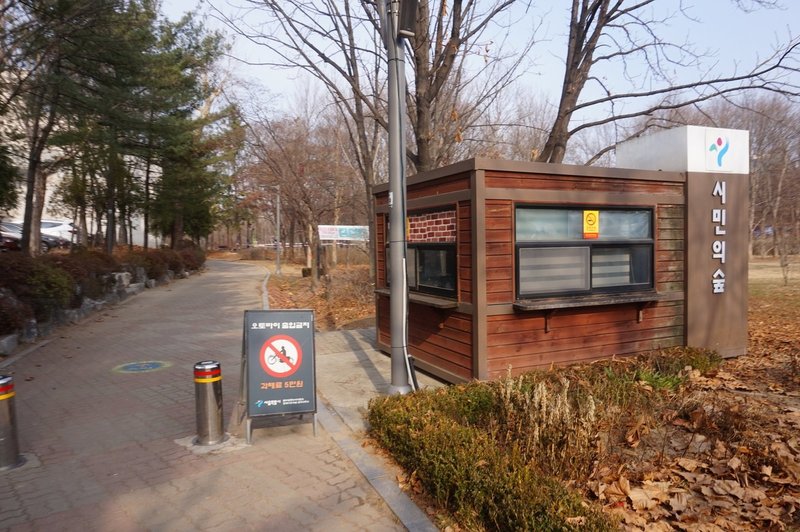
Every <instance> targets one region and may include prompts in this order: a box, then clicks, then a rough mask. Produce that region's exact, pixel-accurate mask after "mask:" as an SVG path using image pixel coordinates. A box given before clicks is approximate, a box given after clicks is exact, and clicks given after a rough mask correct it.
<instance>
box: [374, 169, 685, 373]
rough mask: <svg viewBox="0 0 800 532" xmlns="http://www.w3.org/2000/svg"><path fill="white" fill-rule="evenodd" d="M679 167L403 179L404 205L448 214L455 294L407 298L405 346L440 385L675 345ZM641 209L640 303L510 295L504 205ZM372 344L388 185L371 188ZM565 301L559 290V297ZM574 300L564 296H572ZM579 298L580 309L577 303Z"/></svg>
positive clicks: (509, 232) (447, 172) (510, 238)
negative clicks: (650, 258)
mask: <svg viewBox="0 0 800 532" xmlns="http://www.w3.org/2000/svg"><path fill="white" fill-rule="evenodd" d="M685 188H686V183H685V174H682V173H674V172H653V171H638V170H637V171H634V170H622V169H606V168H587V167H579V166H570V165H551V164H543V163H520V162H511V161H496V160H488V159H470V160H468V161H463V162H460V163H457V164H455V165H451V166H448V167H445V168H440V169H437V170H434V171H431V172H426V173H424V174H419V175H417V176H413V177H412V178H410V179H409V182H408V197H407V207H408V212H409V214H413V213H415V212H425V211H435V210H437V209H438V210H441V209H455V210H456V213H457V228H456V235H457V236H456V250H457V253H456V256H457V258H456V260H457V289H456V292H455V294H456V297H454V298H444V297H439V296H431V295H427V294H415V293H412V294H410V299H411V303H410V307H409V316H408V319H409V350H410V352H411V354H412V355H413V356H414V357H415V359H416V361H417V365H418V366H419V367H421V368H422V369H425V370H427V371H430V372H432V373H434V374H436V375H438V376H440V377H442V378H444V379H446V380H449V381H451V382H459V381H465V380H470V379H473V378H477V379H491V378H496V377H499V376H502V375H504V374H506V372H507V371H508V370H509V368H510V369H511V372H512V373H513V374H518V373H521V372H524V371H527V370H530V369H534V368H542V367H548V366H550V365H551V364H567V363H574V362H585V361H591V360H596V359H599V358H606V357H610V356H612V355H629V354H635V353H639V352H644V351H648V350H651V349H656V348H664V347H671V346H678V345H684V344H685V337H686V331H685V323H684V321H685V319H684V316H685V309H684V301H685V290H684V279H685V271H684V270H685V257H684V249H685V236H684V235H685V230H684V229H685V227H684V223H685V204H686V201H685ZM518 204H524V205H547V206H554V205H561V206H578V207H587V206H596V207H604V206H610V207H644V208H648V209H652V210H653V213H654V217H653V230H654V247H655V249H654V255H655V256H654V261H655V279H654V281H655V283H654V284H655V291H656V292H657V295H658V297H657V298H653V299H652V300H648V301H634V302H624V303H609V304H599V302H598V301H597V300H595V301H593V302H591V303H588V304H586V303H581V300H580V298H578V299H576V300H575V303H574V304H573V303H567V304H566V305H565V304H564V302H563V301H561V302H558V304H557V305H556V307H555V308H542V309H535V310H523V309H521V308H520V305H519V304H518V303H519V302H518V301H516V300H515V297H516V294H515V271H516V268H515V241H514V212H515V206H516V205H518ZM375 206H376V220H375V222H376V239H375V245H376V257H377V261H376V264H377V268H376V270H377V271H376V311H377V314H376V316H377V318H376V319H377V324H376V325H377V331H378V334H377V337H378V343H379V345H380V347H381V348H382V349H385V350H386V351H388V350H389V348H390V335H389V331H390V321H389V320H390V317H389V308H390V305H389V290H388V284H387V275H386V273H387V270H386V244H387V242H386V238H387V235H388V228H387V223H388V222H387V221H388V212H389V211H388V187H387V186H381V187H378V188H377V189H376V193H375ZM562 299H564V300H569V299H570V298H569V297H565V298H562ZM573 299H574V298H573ZM587 305H590V306H587Z"/></svg>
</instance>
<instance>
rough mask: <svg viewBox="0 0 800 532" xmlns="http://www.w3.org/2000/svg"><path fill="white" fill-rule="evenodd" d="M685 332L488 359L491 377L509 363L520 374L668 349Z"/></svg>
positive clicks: (505, 370)
mask: <svg viewBox="0 0 800 532" xmlns="http://www.w3.org/2000/svg"><path fill="white" fill-rule="evenodd" d="M683 341H684V340H683V336H682V335H678V336H665V337H661V338H653V339H651V340H643V341H638V342H626V343H622V344H617V345H609V346H602V347H594V348H591V349H574V350H566V351H561V352H550V353H542V354H540V355H538V356H537V357H528V359H516V360H503V359H496V360H490V361H489V368H490V370H489V378H490V379H496V378H500V377H503V376H505V375H506V374H507V373H508V367H509V365H510V366H511V367H512V370H511V373H512V375H519V374H521V373H524V372H526V371H531V370H535V369H544V368H548V367H550V366H551V365H553V364H555V365H559V366H561V365H567V364H576V363H586V362H592V361H595V360H602V359H607V358H610V357H612V356H625V355H635V354H637V353H641V352H646V351H653V350H656V349H666V348H669V347H676V346H680V345H683Z"/></svg>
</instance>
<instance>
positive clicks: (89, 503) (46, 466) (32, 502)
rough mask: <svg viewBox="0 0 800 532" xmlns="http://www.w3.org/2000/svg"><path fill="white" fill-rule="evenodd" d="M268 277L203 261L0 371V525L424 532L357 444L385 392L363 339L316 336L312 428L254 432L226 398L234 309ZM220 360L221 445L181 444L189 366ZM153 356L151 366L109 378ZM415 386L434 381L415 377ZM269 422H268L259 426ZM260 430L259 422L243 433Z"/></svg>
mask: <svg viewBox="0 0 800 532" xmlns="http://www.w3.org/2000/svg"><path fill="white" fill-rule="evenodd" d="M266 273H267V270H266V268H264V267H262V266H258V265H253V264H245V263H239V262H222V261H209V263H208V268H207V270H206V271H205V272H204V273H202V274H199V275H195V276H192V277H190V278H189V279H186V280H180V281H176V282H174V283H172V284H171V285H169V286H166V287H160V288H156V289H153V290H148V291H146V292H144V293H143V294H140V295H138V296H135V297H133V298H131V299H129V300H127V301H126V302H124V303H123V304H121V305H119V306H117V307H114V308H111V309H109V310H106V311H103V312H101V313H98V314H95V315H94V316H92V317H90V318H88V319H87V320H86V321H84V322H83V323H81V324H78V325H74V326H71V327H64V328H61V329H58V330H57V331H56V332H55V333H53V335H52V336H51V337H50V338H49V339H48V340H47V341H45V342H42V343H41V344H39V345H38V346H34V347H30V348H27V349H25V350H23V351H21V352H20V353H18V354H16V355H15V356H13V357H10V358H9V359H7V360H5V361H3V362H2V363H0V374H9V373H10V374H13V375H14V379H15V384H16V391H17V396H16V410H17V417H18V428H19V434H20V438H19V439H20V450H21V452H22V453H23V455H24V456H25V458H26V459H27V463H26V464H25V465H24V466H22V467H18V468H16V469H12V470H10V471H6V472H0V529H2V530H14V531H17V530H19V531H22V530H48V531H49V530H81V531H87V530H103V531H107V530H114V531H127V530H131V531H133V530H165V531H166V530H169V531H173V530H178V531H183V530H325V531H336V530H342V531H345V530H346V531H351V530H371V531H374V530H405V529H409V530H435V528H434V527H433V526H432V525H431V523H430V521H429V520H428V519H427V518H426V516H425V515H424V514H423V513H422V512H421V511H420V510H419V509H418V508H417V507H416V506H415V505H413V503H411V502H410V500H409V499H408V498H407V497H406V496H405V494H403V493H402V492H401V491H400V490H399V489H398V488H397V482H396V479H395V472H394V471H392V470H391V469H390V468H388V466H387V464H386V463H385V462H384V461H383V460H382V459H380V458H378V457H377V456H375V455H373V454H371V453H370V451H369V449H368V448H364V447H362V446H361V444H360V436H361V432H360V431H362V430H363V420H362V418H361V414H362V413H363V411H364V408H365V407H366V404H367V402H368V400H369V398H371V397H374V396H375V395H377V394H379V393H385V392H386V389H387V388H388V382H387V381H388V379H389V367H390V361H389V359H388V358H387V357H386V356H384V355H382V354H379V353H377V352H376V351H375V350H374V349H373V348H372V343H371V335H372V334H373V331H370V330H362V331H342V332H335V333H321V334H317V337H316V340H315V343H316V353H317V391H318V396H319V398H320V399H321V400H320V401H318V410H319V414H318V418H319V427H318V430H317V435H316V437H315V436H314V435H313V433H312V426H311V424H310V423H294V424H285V425H282V426H269V427H266V428H256V429H255V430H254V432H253V441H252V445H249V446H248V445H246V444H245V443H244V441H243V440H244V434H243V427H242V426H240V425H239V424H238V416H237V415H236V401H237V397H238V391H239V382H238V381H239V365H240V357H241V345H242V319H243V311H244V310H245V309H253V308H261V302H262V299H261V281H262V280H263V278H264V275H265V274H266ZM206 359H213V360H218V361H220V362H221V365H222V372H223V390H224V392H223V395H224V402H225V404H224V416H225V421H226V425H227V427H228V431H229V432H230V434H231V438H230V439H229V440H228V442H226V443H225V444H223V445H220V446H218V447H211V448H209V447H197V446H192V445H191V443H190V442H191V440H192V438H193V437H194V435H195V434H196V427H195V411H194V409H195V406H194V381H193V374H192V368H193V365H194V363H196V362H198V361H200V360H206ZM140 361H161V362H165V363H166V364H165V365H166V367H164V368H163V369H159V370H156V371H146V372H136V373H122V372H119V371H118V370H115V368H118V367H119V366H120V365H122V364H126V363H131V362H140ZM423 382H424V383H427V384H428V385H435V383H434V381H432V380H428V379H424V377H423ZM270 425H275V424H274V423H270ZM256 426H258V425H256Z"/></svg>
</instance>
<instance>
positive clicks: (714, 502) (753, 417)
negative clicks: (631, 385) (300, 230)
mask: <svg viewBox="0 0 800 532" xmlns="http://www.w3.org/2000/svg"><path fill="white" fill-rule="evenodd" d="M794 268H800V261H798V260H795V261H794ZM299 273H300V269H299V267H297V266H291V265H287V266H286V267H285V268H284V275H282V276H280V277H278V276H273V277H272V278H271V279H270V284H269V288H268V290H269V295H270V305H271V306H272V308H313V309H315V311H316V316H317V328H318V329H320V330H329V329H336V328H347V327H349V326H360V327H364V326H371V325H372V324H373V323H374V318H373V316H374V302H373V301H374V299H373V293H372V288H373V287H372V283H371V279H370V277H369V270H368V267H366V266H358V267H349V268H338V269H336V270H334V271H333V272H332V274H331V278H330V280H329V281H323V282H321V283H320V284H319V285H317V287H316V288H314V287H312V285H311V280H310V279H309V278H302V277H300V275H299ZM798 277H800V275H798V274H797V272H796V271H795V272H794V275H793V276H792V279H791V280H790V283H789V285H788V286H783V282H782V277H781V274H780V269H779V267H778V265H777V262H776V261H774V260H755V261H753V263H751V266H750V300H749V309H750V310H749V337H750V340H749V347H748V354H747V355H746V356H742V357H739V358H735V359H730V360H727V361H725V362H724V363H723V364H722V365H721V366H720V368H719V369H717V370H716V371H713V372H711V373H709V374H705V375H702V374H700V373H699V372H698V371H696V370H691V371H690V370H687V376H688V383H687V384H686V385H684V386H683V387H682V388H680V389H679V390H678V392H677V393H675V394H673V395H672V396H671V397H670V400H669V401H668V402H667V405H668V406H667V407H666V408H664V409H663V411H660V412H652V414H651V415H649V416H646V417H643V418H638V419H636V420H634V421H632V422H631V421H628V422H626V423H627V425H626V426H619V427H607V429H608V431H609V433H612V434H621V435H622V436H621V437H620V438H618V439H616V440H615V439H614V438H611V439H609V441H607V442H606V445H607V448H606V449H604V452H603V453H602V454H601V456H602V459H601V460H600V461H599V462H598V463H597V466H596V467H595V469H594V471H593V473H592V475H591V477H590V478H587V479H575V482H574V486H575V487H578V488H581V489H583V490H584V492H585V494H586V496H587V498H589V499H593V500H595V501H598V502H599V503H600V504H602V505H604V507H605V508H606V510H607V511H608V512H610V513H612V514H615V515H617V516H618V517H619V519H620V524H621V527H622V528H624V529H629V530H739V531H741V530H765V529H766V530H770V529H772V530H784V529H797V530H800V280H798ZM405 484H406V485H407V486H408V487H409V488H410V487H411V486H413V485H414V482H406V483H405ZM409 491H411V492H412V496H416V497H422V498H421V499H420V500H421V503H422V504H423V505H424V506H423V507H426V506H427V503H426V502H424V501H425V499H424V497H423V496H422V495H421V494H418V493H417V494H415V493H413V491H414V490H411V489H409ZM431 511H433V510H431ZM440 522H441V521H440ZM445 522H447V520H445ZM450 522H452V521H450ZM454 528H457V526H456V525H454Z"/></svg>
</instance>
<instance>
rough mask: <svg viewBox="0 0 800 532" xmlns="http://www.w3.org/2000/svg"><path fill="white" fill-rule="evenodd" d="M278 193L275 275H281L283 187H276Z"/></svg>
mask: <svg viewBox="0 0 800 532" xmlns="http://www.w3.org/2000/svg"><path fill="white" fill-rule="evenodd" d="M275 189H276V190H277V191H278V199H277V201H276V204H277V208H278V209H277V210H278V213H277V215H276V216H275V219H276V223H275V226H276V227H275V230H276V231H277V232H278V249H276V250H275V275H280V274H281V186H280V185H275Z"/></svg>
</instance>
